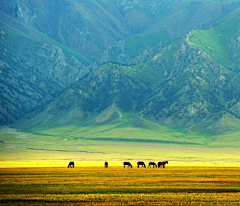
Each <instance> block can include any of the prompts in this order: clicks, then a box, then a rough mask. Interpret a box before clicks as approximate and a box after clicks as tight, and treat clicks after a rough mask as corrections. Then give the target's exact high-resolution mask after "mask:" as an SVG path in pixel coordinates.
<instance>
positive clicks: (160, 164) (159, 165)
mask: <svg viewBox="0 0 240 206" xmlns="http://www.w3.org/2000/svg"><path fill="white" fill-rule="evenodd" d="M165 164H168V161H165V162H158V168H160V167H161V166H162V167H163V168H165Z"/></svg>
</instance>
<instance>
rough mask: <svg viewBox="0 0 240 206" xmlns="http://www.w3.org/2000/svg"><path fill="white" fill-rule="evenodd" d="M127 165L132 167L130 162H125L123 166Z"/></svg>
mask: <svg viewBox="0 0 240 206" xmlns="http://www.w3.org/2000/svg"><path fill="white" fill-rule="evenodd" d="M125 166H128V167H130V168H132V164H131V163H130V162H123V167H124V168H125Z"/></svg>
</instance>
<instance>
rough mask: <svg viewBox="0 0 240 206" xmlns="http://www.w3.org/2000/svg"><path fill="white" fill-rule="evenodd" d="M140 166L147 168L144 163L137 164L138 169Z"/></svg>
mask: <svg viewBox="0 0 240 206" xmlns="http://www.w3.org/2000/svg"><path fill="white" fill-rule="evenodd" d="M140 165H141V166H142V167H144V168H146V165H145V163H144V162H142V161H139V162H137V167H138V168H139V166H140Z"/></svg>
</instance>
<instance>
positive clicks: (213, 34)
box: [190, 9, 240, 69]
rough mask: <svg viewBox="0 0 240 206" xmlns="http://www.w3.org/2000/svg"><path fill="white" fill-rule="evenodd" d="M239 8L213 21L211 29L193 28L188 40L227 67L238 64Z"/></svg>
mask: <svg viewBox="0 0 240 206" xmlns="http://www.w3.org/2000/svg"><path fill="white" fill-rule="evenodd" d="M239 14H240V9H237V10H236V11H234V12H232V13H231V14H230V15H227V16H226V17H224V18H222V19H221V20H220V21H218V22H216V23H214V24H213V25H212V28H211V29H207V30H194V31H192V32H191V33H190V34H191V35H190V42H191V43H192V44H194V45H195V46H197V47H199V48H201V49H202V50H203V51H205V52H206V53H207V54H208V55H209V56H211V57H212V58H213V59H214V60H215V61H217V62H219V63H220V64H222V65H223V66H225V67H226V68H228V69H231V68H232V67H234V66H236V65H237V64H239V62H240V59H239V55H240V49H239V41H240V39H239V37H240V31H239V27H238V25H239V18H240V15H239Z"/></svg>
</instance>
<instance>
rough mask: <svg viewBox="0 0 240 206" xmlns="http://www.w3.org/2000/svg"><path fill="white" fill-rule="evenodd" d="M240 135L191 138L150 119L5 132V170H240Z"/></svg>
mask: <svg viewBox="0 0 240 206" xmlns="http://www.w3.org/2000/svg"><path fill="white" fill-rule="evenodd" d="M239 135H240V132H235V133H233V132H232V133H225V134H220V135H213V134H204V133H194V132H185V131H184V129H173V128H169V127H166V126H161V125H159V124H155V123H153V122H150V121H148V120H146V119H141V118H138V119H134V120H133V119H132V120H129V119H124V118H123V119H122V120H121V121H118V122H115V123H109V124H104V125H94V124H90V126H79V125H78V124H77V123H76V124H73V125H68V126H62V127H55V128H35V129H32V130H29V131H27V132H26V131H18V130H16V129H12V128H8V127H2V128H1V129H0V152H1V156H0V167H15V166H16V167H21V166H29V167H38V166H44V167H45V166H50V167H59V166H60V167H62V166H67V164H68V162H69V161H75V163H76V165H78V166H83V167H84V166H103V162H105V161H108V162H109V164H110V165H114V166H121V165H122V162H123V161H131V162H133V165H134V166H136V162H137V161H139V160H142V161H146V162H148V161H155V162H157V161H166V160H167V161H169V166H240V155H239V145H240V144H239V143H240V142H239V138H238V137H239Z"/></svg>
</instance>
